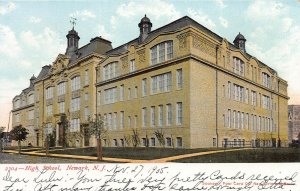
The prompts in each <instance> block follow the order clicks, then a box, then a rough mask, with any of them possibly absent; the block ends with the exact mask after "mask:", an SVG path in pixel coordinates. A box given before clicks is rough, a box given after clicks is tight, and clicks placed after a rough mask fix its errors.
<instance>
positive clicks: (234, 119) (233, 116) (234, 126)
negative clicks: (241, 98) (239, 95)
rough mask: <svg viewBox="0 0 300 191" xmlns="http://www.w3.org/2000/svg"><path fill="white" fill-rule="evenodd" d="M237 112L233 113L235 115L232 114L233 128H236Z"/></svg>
mask: <svg viewBox="0 0 300 191" xmlns="http://www.w3.org/2000/svg"><path fill="white" fill-rule="evenodd" d="M235 117H236V116H235V111H233V114H232V124H233V128H236V118H235Z"/></svg>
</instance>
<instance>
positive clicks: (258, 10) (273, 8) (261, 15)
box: [246, 0, 288, 21]
mask: <svg viewBox="0 0 300 191" xmlns="http://www.w3.org/2000/svg"><path fill="white" fill-rule="evenodd" d="M287 11H288V8H287V7H286V6H285V5H283V4H282V3H280V2H277V1H267V0H255V1H254V2H253V3H252V4H250V6H249V7H248V8H247V10H246V16H247V17H248V18H251V19H254V20H260V21H261V20H275V19H277V18H278V17H279V16H281V15H282V14H284V13H286V12H287Z"/></svg>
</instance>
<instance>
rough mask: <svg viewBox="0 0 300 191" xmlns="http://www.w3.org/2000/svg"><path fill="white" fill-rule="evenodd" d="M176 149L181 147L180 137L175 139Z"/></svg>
mask: <svg viewBox="0 0 300 191" xmlns="http://www.w3.org/2000/svg"><path fill="white" fill-rule="evenodd" d="M176 147H182V137H176Z"/></svg>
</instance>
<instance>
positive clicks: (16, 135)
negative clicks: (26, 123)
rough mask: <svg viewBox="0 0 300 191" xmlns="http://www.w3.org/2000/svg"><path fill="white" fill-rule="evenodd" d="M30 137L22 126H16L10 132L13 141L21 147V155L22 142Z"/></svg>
mask: <svg viewBox="0 0 300 191" xmlns="http://www.w3.org/2000/svg"><path fill="white" fill-rule="evenodd" d="M27 135H28V130H27V129H26V128H24V127H22V125H18V126H15V127H14V128H13V129H12V130H11V131H10V136H11V138H12V140H15V141H17V142H18V146H19V153H21V141H25V140H26V138H27Z"/></svg>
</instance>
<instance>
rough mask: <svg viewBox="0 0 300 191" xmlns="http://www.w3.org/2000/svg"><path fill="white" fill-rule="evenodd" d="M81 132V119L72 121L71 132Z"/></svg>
mask: <svg viewBox="0 0 300 191" xmlns="http://www.w3.org/2000/svg"><path fill="white" fill-rule="evenodd" d="M79 130H80V119H79V118H76V119H71V120H70V131H71V132H78V131H79Z"/></svg>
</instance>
